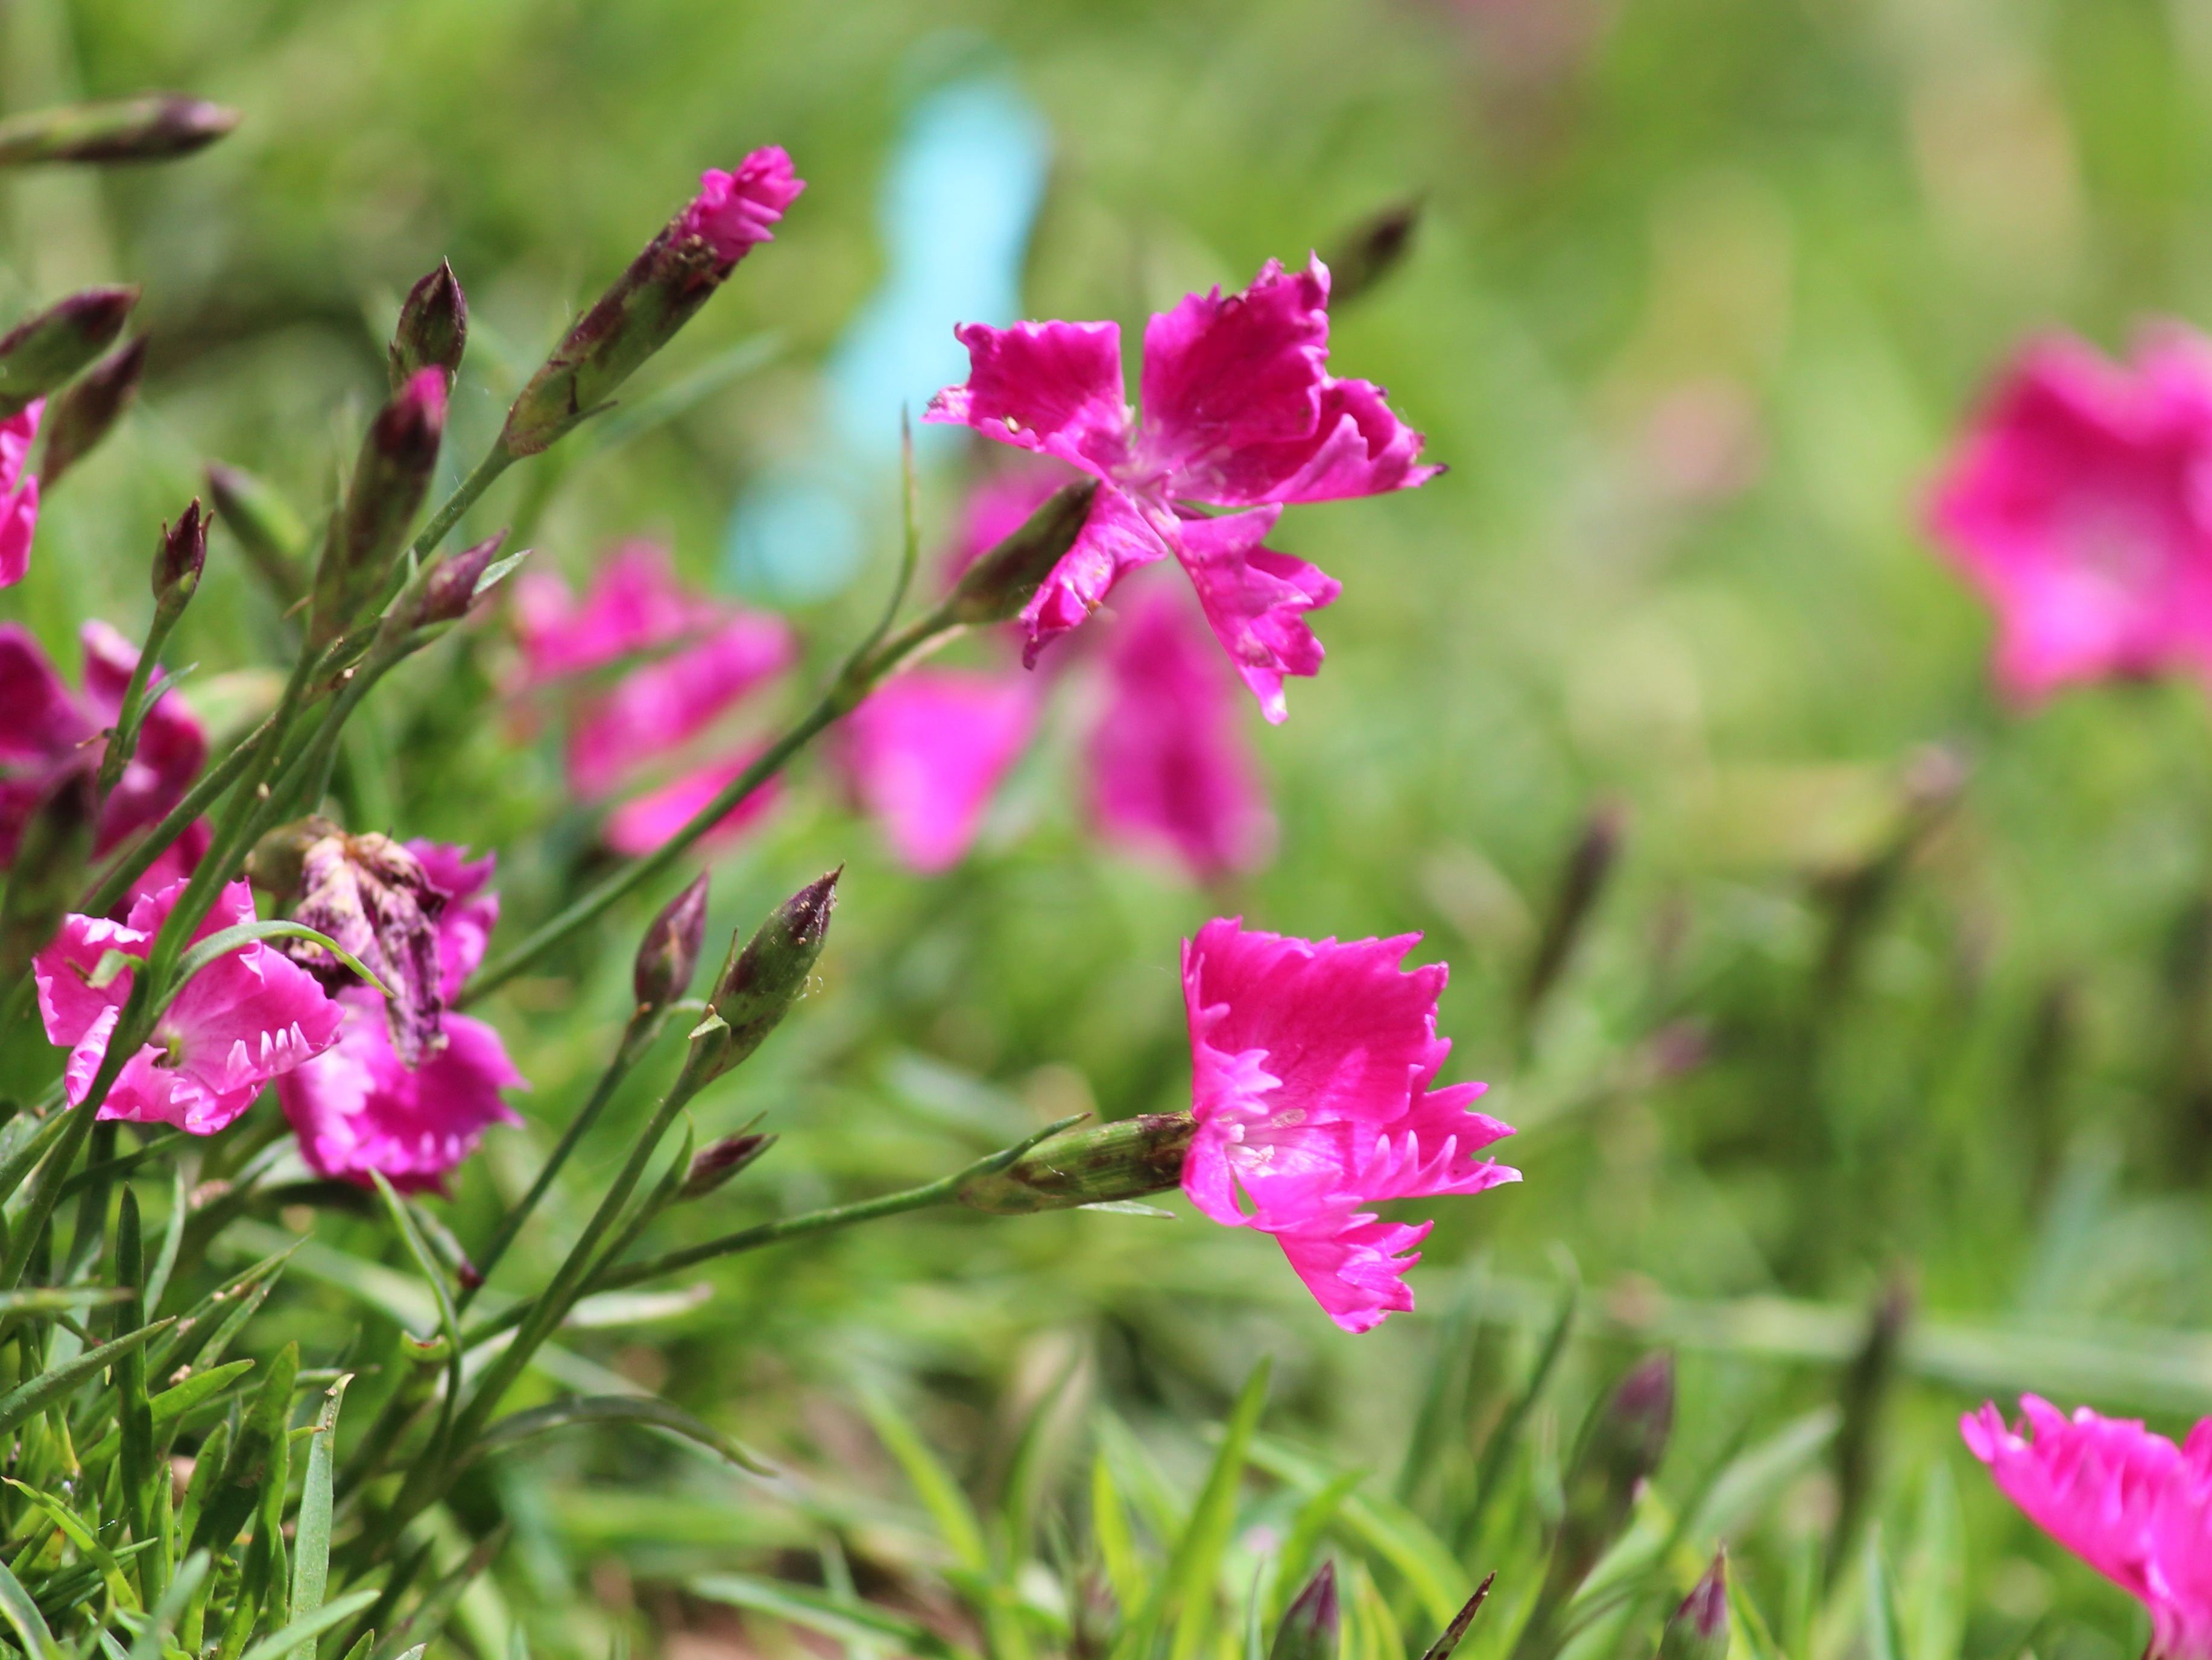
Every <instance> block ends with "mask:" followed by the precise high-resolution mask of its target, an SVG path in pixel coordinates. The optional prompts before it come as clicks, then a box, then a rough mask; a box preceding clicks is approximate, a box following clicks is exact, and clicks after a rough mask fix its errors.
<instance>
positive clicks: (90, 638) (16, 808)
mask: <svg viewBox="0 0 2212 1660" xmlns="http://www.w3.org/2000/svg"><path fill="white" fill-rule="evenodd" d="M79 637H80V638H81V639H82V642H83V645H84V690H83V693H82V695H79V694H78V693H76V692H73V691H71V690H70V688H69V686H68V684H66V683H65V682H64V680H63V679H62V678H61V677H60V676H59V675H58V674H56V673H55V672H54V668H53V665H52V663H50V662H48V661H47V660H46V653H45V652H44V651H42V650H40V648H39V642H38V641H37V640H36V639H35V638H34V637H33V635H32V634H31V632H30V630H29V629H26V628H24V627H23V626H22V624H21V623H0V865H6V864H9V863H12V862H13V861H14V860H15V848H16V845H17V843H18V842H21V839H22V834H23V825H24V824H25V822H26V821H27V819H28V818H29V817H30V815H31V811H32V809H33V807H35V806H37V805H38V803H39V801H40V800H41V799H42V798H43V797H44V796H45V795H46V792H47V791H48V790H50V789H51V788H52V787H53V785H54V784H55V782H56V781H58V779H59V778H61V776H62V775H64V774H65V773H69V772H71V771H75V770H76V769H80V768H94V767H97V766H98V765H99V764H100V755H101V752H102V750H103V748H104V745H102V744H101V742H100V733H101V732H102V731H103V730H105V729H106V728H107V727H111V726H112V725H113V724H114V722H115V719H116V717H117V716H118V714H121V712H122V708H123V694H124V690H125V688H126V686H127V685H128V684H129V683H130V679H131V670H132V669H133V668H134V667H136V666H137V661H138V654H137V651H136V650H135V649H134V648H132V646H131V642H129V641H128V640H125V638H124V637H123V636H122V635H119V634H118V633H117V632H116V631H115V630H114V629H112V628H110V627H108V625H107V624H106V623H99V622H94V623H86V624H85V625H84V627H83V629H82V631H81V634H80V636H79ZM206 759H207V735H206V733H204V732H203V731H202V730H201V729H200V723H199V721H197V719H196V718H195V717H194V716H193V714H192V712H191V710H190V709H188V708H185V704H184V701H183V700H182V699H181V698H179V697H178V696H175V695H174V694H173V693H165V694H163V695H162V696H159V697H157V698H156V699H155V702H154V704H153V707H152V708H149V710H148V711H147V714H146V721H145V724H144V725H143V727H141V728H140V730H139V734H138V747H137V750H136V751H134V752H133V753H132V755H131V764H130V765H129V766H127V767H125V769H123V776H122V778H121V779H120V780H119V781H118V782H117V784H116V786H115V788H114V789H113V791H112V792H111V793H110V794H109V795H108V798H107V800H106V802H105V803H104V804H103V805H102V806H101V807H100V824H99V829H98V830H97V831H96V833H95V835H94V844H93V851H94V854H104V853H106V852H107V851H109V850H110V849H111V848H114V847H115V846H116V845H117V844H118V842H122V841H123V840H124V839H125V837H126V836H130V835H131V834H132V833H133V832H134V831H137V830H143V829H144V828H145V827H146V826H148V825H149V824H154V823H155V822H156V821H157V820H159V819H160V818H162V817H163V816H164V815H165V814H167V812H168V811H169V810H170V809H171V808H172V807H173V806H176V805H177V803H178V802H179V801H181V800H184V797H185V790H186V789H188V788H189V787H191V781H192V780H193V778H194V777H195V776H197V775H198V772H199V769H200V766H201V763H203V762H204V761H205V760H206ZM203 841H204V838H203ZM175 855H176V860H177V861H179V862H183V863H184V869H185V871H186V872H189V870H190V867H191V865H192V864H197V862H198V857H199V848H197V847H195V846H192V845H191V834H190V832H188V833H187V836H186V838H184V839H180V841H179V842H178V843H177V844H176V846H175ZM165 856H167V855H165ZM185 861H188V862H185Z"/></svg>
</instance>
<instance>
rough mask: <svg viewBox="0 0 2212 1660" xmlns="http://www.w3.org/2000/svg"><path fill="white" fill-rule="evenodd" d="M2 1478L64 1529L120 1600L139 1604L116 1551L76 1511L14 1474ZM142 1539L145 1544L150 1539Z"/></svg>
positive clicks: (134, 1604) (131, 1604) (129, 1605)
mask: <svg viewBox="0 0 2212 1660" xmlns="http://www.w3.org/2000/svg"><path fill="white" fill-rule="evenodd" d="M0 1481H4V1482H6V1483H7V1484H8V1485H9V1487H13V1488H15V1491H16V1492H18V1493H21V1494H22V1495H23V1496H24V1497H25V1498H26V1499H29V1500H30V1501H31V1502H32V1503H33V1505H37V1506H38V1507H39V1509H40V1510H41V1511H44V1512H45V1513H46V1517H47V1518H48V1519H49V1520H50V1521H52V1523H53V1524H54V1525H55V1526H56V1527H58V1528H59V1529H61V1530H62V1534H63V1536H64V1537H65V1538H66V1539H68V1541H70V1543H71V1544H72V1545H75V1546H76V1548H77V1550H78V1552H79V1554H82V1555H83V1556H86V1557H88V1558H89V1559H90V1560H91V1562H92V1566H94V1568H95V1569H97V1570H98V1571H99V1573H100V1578H104V1579H106V1581H107V1584H108V1589H109V1590H111V1591H112V1592H113V1594H114V1596H115V1600H116V1601H117V1602H119V1603H121V1604H122V1605H123V1606H124V1607H125V1608H137V1606H138V1599H137V1597H136V1596H133V1595H132V1594H131V1587H130V1585H129V1584H127V1583H126V1582H125V1580H124V1578H123V1569H122V1566H121V1565H120V1564H119V1563H118V1562H117V1560H115V1556H114V1554H113V1553H112V1552H111V1551H110V1550H109V1549H108V1548H107V1547H106V1546H105V1545H103V1544H101V1543H100V1539H99V1536H98V1535H96V1534H94V1532H93V1530H92V1529H90V1528H88V1527H87V1526H85V1524H84V1523H83V1521H82V1519H80V1518H79V1517H78V1516H77V1514H76V1511H72V1510H71V1509H70V1507H69V1506H68V1505H64V1503H63V1502H62V1501H61V1500H60V1499H57V1498H55V1497H54V1496H53V1495H52V1493H41V1492H40V1490H39V1489H38V1488H36V1487H31V1486H29V1485H28V1484H27V1483H25V1482H22V1481H17V1480H16V1479H15V1477H14V1476H12V1475H0ZM140 1542H141V1543H142V1545H143V1544H145V1543H150V1542H151V1541H140Z"/></svg>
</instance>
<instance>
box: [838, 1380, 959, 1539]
mask: <svg viewBox="0 0 2212 1660" xmlns="http://www.w3.org/2000/svg"><path fill="white" fill-rule="evenodd" d="M860 1409H861V1410H862V1411H863V1412H865V1413H866V1414H867V1415H868V1422H869V1423H870V1424H872V1425H873V1426H875V1432H876V1438H878V1440H880V1441H881V1442H882V1443H883V1444H884V1446H885V1447H886V1448H888V1449H889V1450H890V1455H891V1456H892V1457H894V1458H896V1459H897V1460H898V1462H899V1468H901V1469H902V1470H904V1471H905V1472H906V1479H907V1481H908V1483H909V1484H910V1485H911V1486H912V1487H913V1488H914V1491H915V1497H916V1498H918V1499H921V1503H922V1507H923V1508H924V1509H926V1510H927V1511H928V1512H929V1515H930V1519H931V1520H932V1521H933V1522H935V1523H937V1530H938V1532H939V1534H941V1535H943V1536H944V1539H945V1543H946V1544H948V1545H950V1546H951V1548H952V1554H953V1555H954V1557H955V1558H957V1560H958V1561H959V1563H960V1566H962V1567H963V1568H966V1569H968V1570H969V1571H970V1572H975V1573H980V1574H987V1573H989V1572H990V1571H991V1553H990V1551H989V1550H988V1549H987V1548H986V1547H985V1545H984V1543H983V1528H982V1524H981V1523H980V1522H978V1521H977V1520H976V1519H975V1508H974V1506H972V1505H969V1502H968V1496H967V1495H966V1494H965V1493H962V1492H961V1491H960V1487H959V1484H958V1483H957V1482H956V1481H953V1479H952V1476H951V1473H950V1472H949V1471H947V1470H946V1469H945V1466H944V1465H942V1464H940V1463H939V1462H938V1461H937V1455H936V1454H935V1453H933V1452H932V1451H930V1450H929V1447H928V1444H927V1443H926V1442H925V1441H923V1440H922V1438H921V1432H920V1431H918V1430H916V1429H915V1426H913V1424H911V1423H910V1422H908V1420H907V1419H906V1417H905V1415H904V1414H902V1413H901V1412H900V1411H899V1409H898V1408H896V1407H894V1406H893V1405H891V1403H890V1401H889V1400H887V1399H885V1398H884V1396H882V1395H875V1394H872V1393H871V1394H869V1395H864V1396H862V1397H861V1401H860Z"/></svg>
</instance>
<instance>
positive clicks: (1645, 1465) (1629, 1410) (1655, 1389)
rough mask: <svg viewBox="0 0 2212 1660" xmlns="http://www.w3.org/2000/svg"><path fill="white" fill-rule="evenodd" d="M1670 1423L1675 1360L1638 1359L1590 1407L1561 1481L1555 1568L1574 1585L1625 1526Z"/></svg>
mask: <svg viewBox="0 0 2212 1660" xmlns="http://www.w3.org/2000/svg"><path fill="white" fill-rule="evenodd" d="M1673 1432H1674V1356H1673V1355H1671V1354H1668V1353H1665V1352H1663V1351H1662V1352H1661V1353H1657V1354H1654V1355H1651V1356H1650V1357H1649V1358H1647V1359H1644V1360H1642V1361H1639V1362H1638V1364H1637V1365H1635V1366H1634V1367H1633V1368H1632V1369H1631V1370H1630V1371H1629V1373H1628V1375H1627V1376H1626V1377H1624V1378H1622V1379H1621V1380H1620V1383H1618V1384H1617V1385H1615V1386H1614V1388H1613V1393H1612V1394H1611V1395H1607V1397H1606V1398H1605V1400H1604V1401H1602V1402H1600V1403H1599V1405H1598V1406H1597V1407H1596V1408H1595V1409H1594V1410H1593V1411H1592V1412H1591V1414H1590V1418H1589V1424H1588V1425H1587V1426H1585V1427H1584V1429H1583V1442H1582V1445H1581V1447H1580V1449H1579V1450H1577V1453H1576V1455H1575V1462H1574V1466H1573V1468H1571V1469H1570V1470H1569V1472H1568V1474H1567V1479H1566V1481H1565V1484H1564V1485H1565V1501H1566V1507H1565V1512H1564V1514H1563V1515H1562V1517H1561V1518H1560V1522H1559V1543H1558V1545H1557V1548H1556V1553H1555V1555H1554V1557H1553V1565H1552V1566H1553V1574H1554V1575H1555V1576H1556V1577H1557V1578H1558V1583H1559V1585H1560V1586H1561V1588H1562V1589H1565V1590H1571V1589H1572V1588H1573V1587H1574V1586H1576V1585H1578V1584H1581V1583H1582V1581H1583V1577H1584V1576H1585V1575H1587V1574H1588V1573H1589V1571H1590V1569H1591V1568H1592V1567H1594V1566H1595V1565H1596V1563H1597V1560H1598V1558H1599V1557H1600V1556H1601V1555H1602V1554H1604V1553H1605V1549H1606V1547H1607V1546H1608V1545H1610V1544H1611V1543H1612V1542H1613V1540H1614V1539H1615V1538H1617V1537H1618V1536H1619V1535H1620V1530H1621V1529H1622V1528H1623V1527H1624V1526H1626V1523H1627V1521H1628V1515H1629V1511H1630V1509H1631V1507H1632V1505H1634V1504H1635V1502H1636V1494H1637V1491H1638V1488H1640V1487H1642V1486H1643V1484H1644V1482H1645V1481H1649V1480H1650V1478H1651V1475H1652V1474H1653V1473H1654V1472H1655V1471H1656V1470H1657V1469H1658V1468H1659V1462H1660V1460H1661V1459H1662V1458H1663V1457H1665V1456H1666V1454H1667V1442H1668V1438H1669V1437H1670V1436H1671V1435H1672V1434H1673Z"/></svg>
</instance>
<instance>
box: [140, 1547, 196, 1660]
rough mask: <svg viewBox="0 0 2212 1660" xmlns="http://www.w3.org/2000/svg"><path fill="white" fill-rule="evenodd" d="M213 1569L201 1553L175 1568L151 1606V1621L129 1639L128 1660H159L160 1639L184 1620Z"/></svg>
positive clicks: (161, 1641) (186, 1559) (192, 1555)
mask: <svg viewBox="0 0 2212 1660" xmlns="http://www.w3.org/2000/svg"><path fill="white" fill-rule="evenodd" d="M212 1566H214V1564H213V1562H212V1560H210V1557H209V1556H208V1554H207V1553H206V1552H205V1551H204V1550H203V1551H194V1552H193V1553H192V1554H191V1555H190V1556H187V1557H186V1558H185V1560H184V1561H183V1562H182V1563H181V1564H179V1566H178V1568H177V1573H176V1577H175V1578H173V1579H172V1580H170V1581H169V1587H168V1589H167V1590H165V1591H163V1592H162V1593H161V1601H160V1602H156V1603H155V1604H154V1614H153V1617H152V1618H151V1619H150V1620H148V1621H147V1622H146V1624H145V1626H144V1627H142V1628H141V1629H140V1631H139V1633H138V1635H137V1637H136V1638H135V1639H132V1641H131V1660H161V1655H162V1649H163V1639H166V1638H167V1636H168V1635H169V1633H172V1632H173V1631H174V1630H176V1628H177V1621H179V1620H181V1619H183V1618H184V1617H185V1609H186V1608H190V1607H191V1602H192V1598H193V1597H195V1596H197V1595H198V1594H199V1589H200V1581H201V1580H203V1579H204V1578H207V1576H208V1570H209V1569H210V1567H212Z"/></svg>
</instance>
